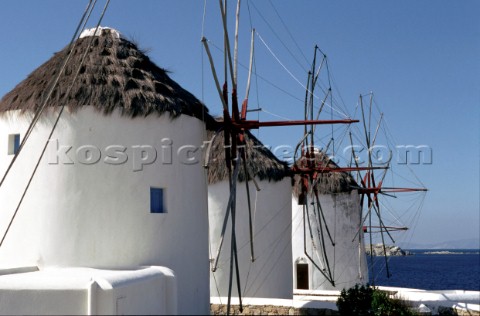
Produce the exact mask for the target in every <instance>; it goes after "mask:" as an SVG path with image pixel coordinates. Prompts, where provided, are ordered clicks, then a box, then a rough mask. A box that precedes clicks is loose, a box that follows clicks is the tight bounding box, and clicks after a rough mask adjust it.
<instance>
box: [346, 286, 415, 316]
mask: <svg viewBox="0 0 480 316" xmlns="http://www.w3.org/2000/svg"><path fill="white" fill-rule="evenodd" d="M337 307H338V311H339V313H340V315H359V316H367V315H368V316H370V315H372V316H384V315H385V316H410V315H414V313H413V312H412V311H411V310H410V309H409V308H408V306H407V304H406V303H405V302H404V301H402V300H399V299H394V298H390V297H389V296H388V294H387V293H386V292H383V291H380V290H379V289H377V288H372V287H370V286H369V285H368V284H367V285H366V286H364V285H358V284H357V285H355V286H354V287H352V288H350V289H348V290H345V289H343V290H342V292H341V293H340V297H339V298H338V300H337Z"/></svg>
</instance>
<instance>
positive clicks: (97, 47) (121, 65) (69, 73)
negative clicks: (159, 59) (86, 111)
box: [0, 28, 213, 121]
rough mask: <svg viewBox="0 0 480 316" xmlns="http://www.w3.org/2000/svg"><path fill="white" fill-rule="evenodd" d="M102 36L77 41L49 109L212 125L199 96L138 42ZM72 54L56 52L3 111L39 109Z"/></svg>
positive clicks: (1, 104)
mask: <svg viewBox="0 0 480 316" xmlns="http://www.w3.org/2000/svg"><path fill="white" fill-rule="evenodd" d="M100 33H101V34H100V36H94V37H93V38H92V37H91V36H88V37H83V38H80V39H78V40H77V42H76V45H75V46H73V54H72V56H71V58H70V60H69V62H68V64H67V66H66V68H65V71H64V73H63V74H62V76H61V77H60V80H59V82H58V85H57V86H56V87H55V89H54V90H53V94H52V96H51V97H50V99H49V100H48V102H47V106H50V107H56V106H61V105H67V106H68V107H69V108H70V109H72V110H75V109H78V108H80V107H82V106H85V105H91V106H93V107H95V108H96V109H97V110H98V111H99V112H101V113H104V114H109V113H111V112H112V111H113V110H115V109H119V110H120V111H121V113H122V114H123V115H126V116H130V117H136V116H147V115H149V114H152V113H157V114H163V113H165V112H169V114H170V115H171V117H177V116H179V115H180V114H186V115H190V116H194V117H197V118H199V119H202V118H204V117H207V118H206V119H207V120H210V121H213V119H212V118H211V117H209V116H208V115H206V113H207V112H208V110H207V108H206V107H205V106H204V105H203V104H202V103H201V102H200V101H199V100H198V99H197V98H195V97H194V96H193V95H192V94H191V93H189V92H188V91H186V90H185V89H183V88H182V87H181V86H180V85H179V84H177V83H176V82H175V81H173V80H172V79H171V78H170V77H169V76H168V74H167V72H166V71H165V70H164V69H162V68H159V67H158V66H157V65H155V64H154V63H153V62H152V61H151V60H150V59H149V58H148V57H147V56H146V55H145V54H144V53H143V52H142V51H140V50H139V49H138V48H137V47H136V45H135V44H133V43H131V42H129V41H128V40H125V39H123V38H120V37H119V36H118V33H117V32H116V31H114V30H111V29H108V28H105V29H102V30H101V32H100ZM92 40H93V41H92ZM90 43H91V46H90ZM86 50H88V54H87V56H86V58H85V60H84V63H83V65H82V67H81V68H80V72H79V75H78V78H77V79H76V80H75V82H74V84H73V86H72V88H71V91H70V93H69V95H68V96H67V95H65V94H66V93H67V91H68V89H69V86H70V85H71V84H72V82H73V78H74V76H75V73H76V71H77V67H78V65H80V63H81V59H82V56H83V54H84V52H85V51H86ZM69 52H70V47H68V46H67V47H65V48H64V49H63V50H61V51H60V52H58V53H56V54H54V56H53V57H52V58H51V59H49V60H48V61H47V62H45V63H44V64H43V65H41V66H40V67H39V68H37V69H36V70H35V71H33V72H32V73H31V74H30V75H29V76H28V77H27V78H26V79H25V80H24V81H22V82H21V83H20V84H18V85H17V86H16V87H15V88H14V89H13V90H12V91H10V92H9V93H7V94H6V95H5V96H4V97H3V98H2V99H1V101H0V112H4V111H8V110H17V109H21V110H24V111H29V110H32V111H35V110H36V109H38V108H39V107H40V106H41V105H42V104H43V102H44V100H45V98H46V96H47V94H48V92H49V90H50V87H51V86H52V85H53V82H54V79H55V78H56V76H57V74H58V72H59V71H60V70H61V66H62V65H63V63H64V61H65V59H66V58H67V55H68V54H69Z"/></svg>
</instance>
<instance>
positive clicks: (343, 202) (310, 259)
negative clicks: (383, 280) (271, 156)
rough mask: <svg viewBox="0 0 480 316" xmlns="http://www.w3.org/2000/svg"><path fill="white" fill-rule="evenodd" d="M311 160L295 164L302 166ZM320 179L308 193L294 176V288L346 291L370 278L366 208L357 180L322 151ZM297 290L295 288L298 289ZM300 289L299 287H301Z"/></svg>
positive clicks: (299, 177)
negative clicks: (366, 251)
mask: <svg viewBox="0 0 480 316" xmlns="http://www.w3.org/2000/svg"><path fill="white" fill-rule="evenodd" d="M307 159H308V158H306V157H302V158H301V159H300V160H298V161H297V162H296V166H295V167H297V168H300V169H301V168H303V167H305V165H306V164H307V162H306V160H307ZM314 165H315V166H316V169H317V174H316V178H315V179H314V181H313V183H312V184H311V185H310V188H309V190H308V192H305V191H304V190H302V185H303V183H302V182H303V179H302V175H301V174H297V175H295V177H294V183H295V184H294V193H293V199H292V210H293V212H292V249H293V257H292V259H293V273H294V281H293V282H294V289H295V291H297V290H310V291H312V290H313V291H315V290H342V289H344V288H345V289H348V288H350V287H352V286H354V285H355V284H365V283H367V282H368V268H367V263H366V256H365V245H364V240H363V231H361V230H360V227H362V226H361V222H362V206H361V204H360V197H359V194H358V192H357V190H354V189H352V187H354V186H356V182H355V180H354V179H353V178H352V176H351V175H350V174H349V173H348V172H346V171H341V172H336V171H335V169H338V170H345V168H339V167H338V166H337V165H336V164H335V163H334V162H332V161H331V160H330V159H329V158H328V157H327V156H326V155H325V154H324V153H323V152H321V151H317V152H315V158H314ZM295 291H294V292H295ZM297 292H298V291H297Z"/></svg>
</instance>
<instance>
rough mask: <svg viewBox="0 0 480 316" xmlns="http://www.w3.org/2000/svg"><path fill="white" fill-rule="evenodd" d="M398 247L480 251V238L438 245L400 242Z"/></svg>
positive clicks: (451, 241)
mask: <svg viewBox="0 0 480 316" xmlns="http://www.w3.org/2000/svg"><path fill="white" fill-rule="evenodd" d="M397 245H398V246H399V247H401V248H402V249H439V250H440V249H441V250H453V249H465V250H467V249H468V250H480V236H479V237H478V238H469V239H459V240H449V241H442V242H437V243H411V242H398V243H397Z"/></svg>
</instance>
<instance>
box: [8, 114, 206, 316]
mask: <svg viewBox="0 0 480 316" xmlns="http://www.w3.org/2000/svg"><path fill="white" fill-rule="evenodd" d="M29 121H30V119H29V118H28V117H27V118H25V117H19V116H18V115H17V113H16V112H13V113H9V114H8V115H3V116H2V117H0V157H1V159H0V175H3V173H4V171H5V169H6V167H7V165H8V163H9V161H10V159H11V158H12V156H7V155H6V150H7V138H8V134H10V133H20V134H21V135H22V137H23V135H24V132H25V130H26V128H27V126H28V123H29ZM52 122H53V116H52V115H47V116H46V117H44V118H43V119H42V120H41V122H39V124H38V125H37V127H36V128H35V131H34V134H32V137H31V138H30V139H29V141H28V143H27V146H26V147H25V151H23V152H22V153H21V155H20V156H19V159H18V162H17V163H16V164H15V166H14V168H13V169H12V171H11V173H10V175H9V176H8V178H7V180H6V182H5V183H4V184H3V186H2V187H1V188H0V201H1V209H2V210H1V212H0V233H2V235H3V232H4V231H5V229H6V227H7V225H8V222H9V220H10V218H11V216H12V214H13V212H14V209H15V207H16V205H17V203H18V201H19V199H20V196H21V194H22V193H23V189H24V188H25V185H26V183H27V181H28V177H29V176H30V174H31V172H32V170H33V165H34V163H36V161H37V158H38V157H39V155H40V152H41V147H43V145H44V144H45V141H46V139H47V135H48V133H49V131H50V129H51V126H52V124H53V123H52ZM204 135H205V133H204V124H203V123H202V122H201V121H199V120H198V119H196V118H193V117H190V116H184V115H183V116H181V117H179V118H177V119H174V120H171V119H170V118H169V116H168V114H166V115H163V116H160V117H158V116H156V115H150V116H148V117H146V118H135V119H131V118H124V117H121V116H120V115H119V113H117V112H114V113H112V114H111V115H109V116H104V115H102V114H99V113H97V112H95V111H94V110H93V109H92V108H91V107H84V108H82V109H81V110H79V111H78V112H75V113H73V114H70V113H68V112H66V113H64V114H63V115H62V118H61V120H60V123H59V125H58V127H57V129H56V131H55V134H54V136H53V139H58V144H59V146H72V149H71V150H70V151H69V152H68V157H69V159H71V160H73V163H62V161H61V160H65V159H64V158H61V159H60V163H59V164H49V162H53V161H55V159H53V158H54V157H55V156H56V148H55V147H56V143H55V142H54V143H50V145H49V150H48V151H47V154H46V156H45V157H44V159H43V160H42V162H41V165H40V167H39V170H38V172H37V174H36V176H35V178H34V180H33V182H32V184H31V187H30V189H29V190H28V192H27V195H26V196H25V200H24V203H23V205H22V207H21V208H20V209H19V212H18V214H17V216H16V219H15V221H14V222H13V225H12V227H11V229H10V232H9V234H8V236H7V238H6V239H5V242H4V245H3V246H2V247H1V248H0V265H2V264H3V265H6V264H12V263H14V264H17V265H25V264H35V265H39V266H87V267H108V268H124V267H136V266H139V265H158V266H166V267H169V268H171V269H173V270H174V271H175V273H176V277H177V282H178V297H179V309H178V311H179V312H180V313H182V314H198V313H208V312H209V290H208V279H209V272H208V219H207V192H206V185H205V183H206V181H205V171H204V170H203V167H202V165H201V162H200V159H201V155H200V150H198V151H197V152H195V153H190V154H188V153H187V152H186V151H185V150H184V151H181V152H180V154H181V155H180V157H179V156H177V151H178V149H179V148H180V147H181V146H184V145H193V146H196V147H199V146H200V145H201V144H202V142H203V138H204ZM164 138H169V139H171V140H172V143H171V144H172V146H171V147H169V143H168V142H165V141H162V139H164ZM84 145H93V146H96V147H97V148H99V149H100V150H101V153H102V156H101V159H100V161H99V162H98V163H95V164H90V165H87V164H82V163H79V162H78V159H77V158H78V157H77V156H76V154H75V151H76V150H77V149H78V148H79V147H80V146H84ZM110 145H121V146H124V147H126V148H127V149H126V151H125V153H126V154H127V156H128V160H127V161H126V162H125V163H124V164H117V165H114V164H106V163H104V159H105V158H106V153H105V149H106V148H107V147H108V146H110ZM142 145H149V146H153V147H154V148H156V150H157V159H156V161H155V162H154V163H151V164H148V165H145V166H143V170H141V171H134V170H133V168H134V166H133V163H134V161H133V160H134V149H133V147H132V146H142ZM162 146H163V147H162ZM170 151H171V152H172V159H171V160H170V159H169V158H168V157H169V156H170V155H169V154H170ZM187 154H188V155H187ZM59 156H61V157H63V155H62V154H61V153H60V154H59ZM164 156H166V157H164ZM192 157H193V158H195V157H198V160H199V161H198V163H193V164H185V163H182V161H181V160H183V161H187V162H188V158H192ZM137 158H138V157H137ZM138 159H141V158H138ZM138 159H137V162H138ZM67 162H70V161H68V159H67ZM190 162H195V159H193V161H190ZM151 186H153V187H162V188H165V190H166V205H167V211H168V213H166V214H151V213H150V187H151Z"/></svg>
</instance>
